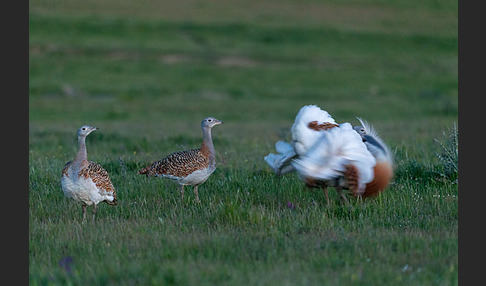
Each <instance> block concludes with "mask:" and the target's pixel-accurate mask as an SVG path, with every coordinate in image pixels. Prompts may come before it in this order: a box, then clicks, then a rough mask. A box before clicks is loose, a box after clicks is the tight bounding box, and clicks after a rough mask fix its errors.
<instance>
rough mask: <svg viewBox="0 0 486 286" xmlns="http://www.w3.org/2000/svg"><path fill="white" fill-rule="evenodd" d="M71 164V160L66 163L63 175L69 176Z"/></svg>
mask: <svg viewBox="0 0 486 286" xmlns="http://www.w3.org/2000/svg"><path fill="white" fill-rule="evenodd" d="M70 165H71V161H69V162H67V163H66V165H64V168H62V176H63V177H69V174H68V169H69V166H70Z"/></svg>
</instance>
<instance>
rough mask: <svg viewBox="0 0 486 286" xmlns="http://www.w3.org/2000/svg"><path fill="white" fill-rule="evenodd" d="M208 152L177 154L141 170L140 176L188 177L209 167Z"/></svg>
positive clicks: (197, 151) (195, 151)
mask: <svg viewBox="0 0 486 286" xmlns="http://www.w3.org/2000/svg"><path fill="white" fill-rule="evenodd" d="M206 151H207V150H202V151H201V149H193V150H186V151H180V152H175V153H172V154H170V155H168V156H167V157H165V158H164V159H162V160H159V161H155V162H153V163H152V164H150V165H149V166H147V167H145V168H143V169H140V170H139V171H138V174H145V175H147V177H155V176H160V175H169V176H175V177H180V178H183V177H186V176H187V175H189V174H191V173H193V172H194V171H196V170H200V169H204V168H207V167H208V166H209V163H210V159H209V156H208V154H207V153H208V152H206Z"/></svg>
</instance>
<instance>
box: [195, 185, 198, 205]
mask: <svg viewBox="0 0 486 286" xmlns="http://www.w3.org/2000/svg"><path fill="white" fill-rule="evenodd" d="M197 187H198V185H195V186H194V194H195V195H196V202H198V203H199V195H198V193H197Z"/></svg>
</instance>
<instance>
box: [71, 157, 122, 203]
mask: <svg viewBox="0 0 486 286" xmlns="http://www.w3.org/2000/svg"><path fill="white" fill-rule="evenodd" d="M63 174H64V170H63ZM78 175H79V176H83V177H84V178H85V179H88V178H90V179H91V180H93V182H94V183H95V185H96V186H97V187H98V189H101V190H103V191H104V192H107V193H111V194H112V195H113V201H111V202H110V201H105V202H106V203H107V204H109V205H112V206H116V205H117V201H116V192H115V187H113V184H112V183H111V180H110V176H108V172H107V171H106V170H105V169H103V167H101V166H100V165H99V164H96V163H93V162H89V164H88V167H86V168H83V169H82V170H81V171H79V174H78Z"/></svg>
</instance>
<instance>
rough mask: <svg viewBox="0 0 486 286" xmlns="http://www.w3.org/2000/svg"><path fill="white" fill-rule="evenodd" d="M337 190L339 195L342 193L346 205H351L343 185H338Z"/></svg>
mask: <svg viewBox="0 0 486 286" xmlns="http://www.w3.org/2000/svg"><path fill="white" fill-rule="evenodd" d="M336 190H337V191H338V193H339V195H341V198H342V199H343V200H344V203H345V204H346V205H349V201H348V198H346V195H345V194H344V193H343V191H342V189H341V187H336Z"/></svg>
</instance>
